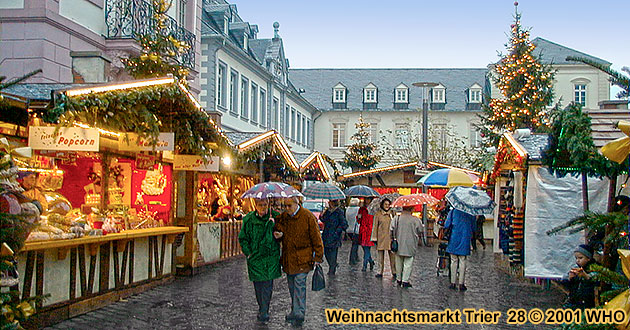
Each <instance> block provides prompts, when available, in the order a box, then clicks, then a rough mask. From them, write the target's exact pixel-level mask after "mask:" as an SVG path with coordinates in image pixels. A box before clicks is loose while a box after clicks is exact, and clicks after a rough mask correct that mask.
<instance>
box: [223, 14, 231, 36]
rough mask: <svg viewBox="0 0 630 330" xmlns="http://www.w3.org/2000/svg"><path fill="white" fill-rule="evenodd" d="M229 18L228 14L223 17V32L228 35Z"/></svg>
mask: <svg viewBox="0 0 630 330" xmlns="http://www.w3.org/2000/svg"><path fill="white" fill-rule="evenodd" d="M229 24H230V23H229V20H228V17H227V16H224V17H223V34H225V35H227V34H228V30H229V26H230V25H229Z"/></svg>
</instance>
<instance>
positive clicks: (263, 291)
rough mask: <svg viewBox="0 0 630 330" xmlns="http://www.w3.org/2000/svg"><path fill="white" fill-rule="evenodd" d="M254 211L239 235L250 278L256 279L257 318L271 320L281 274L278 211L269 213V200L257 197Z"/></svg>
mask: <svg viewBox="0 0 630 330" xmlns="http://www.w3.org/2000/svg"><path fill="white" fill-rule="evenodd" d="M254 207H255V208H256V210H255V211H252V212H249V213H248V214H247V215H246V216H245V217H244V218H243V227H242V228H241V232H240V233H239V235H238V241H239V243H240V244H241V249H242V250H243V254H245V256H246V257H247V271H248V273H249V280H250V281H252V282H254V290H255V291H256V301H257V302H258V317H257V319H258V321H260V322H267V321H269V303H270V302H271V294H272V293H273V280H274V279H276V278H279V277H280V276H281V275H282V274H281V272H280V244H279V243H278V242H277V241H276V239H275V238H274V237H273V230H274V229H273V228H274V225H275V223H274V219H273V218H274V217H277V216H278V213H277V212H275V211H272V212H271V218H270V217H269V213H270V210H269V200H267V199H254Z"/></svg>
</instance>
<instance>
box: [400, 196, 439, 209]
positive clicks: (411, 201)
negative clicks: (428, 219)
mask: <svg viewBox="0 0 630 330" xmlns="http://www.w3.org/2000/svg"><path fill="white" fill-rule="evenodd" d="M437 202H439V200H438V199H437V198H435V197H433V196H431V195H429V194H424V193H422V194H411V195H404V196H400V197H398V198H396V200H395V201H394V202H393V203H392V207H406V206H416V205H422V204H430V205H432V204H436V203H437Z"/></svg>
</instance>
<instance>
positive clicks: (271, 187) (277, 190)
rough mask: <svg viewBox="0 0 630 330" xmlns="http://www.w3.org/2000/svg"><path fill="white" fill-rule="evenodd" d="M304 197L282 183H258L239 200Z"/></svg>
mask: <svg viewBox="0 0 630 330" xmlns="http://www.w3.org/2000/svg"><path fill="white" fill-rule="evenodd" d="M295 196H299V197H304V195H302V193H300V192H299V191H297V190H296V189H295V188H293V187H291V186H290V185H288V184H286V183H282V182H263V183H259V184H257V185H255V186H253V187H251V188H249V190H247V191H246V192H244V193H243V195H242V196H241V198H255V199H263V198H288V197H295Z"/></svg>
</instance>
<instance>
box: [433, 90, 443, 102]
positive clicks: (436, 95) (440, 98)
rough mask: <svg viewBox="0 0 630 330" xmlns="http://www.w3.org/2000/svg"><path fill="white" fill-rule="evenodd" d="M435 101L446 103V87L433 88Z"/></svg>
mask: <svg viewBox="0 0 630 330" xmlns="http://www.w3.org/2000/svg"><path fill="white" fill-rule="evenodd" d="M433 103H444V89H442V88H435V89H433Z"/></svg>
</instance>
